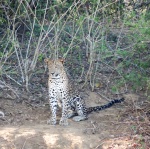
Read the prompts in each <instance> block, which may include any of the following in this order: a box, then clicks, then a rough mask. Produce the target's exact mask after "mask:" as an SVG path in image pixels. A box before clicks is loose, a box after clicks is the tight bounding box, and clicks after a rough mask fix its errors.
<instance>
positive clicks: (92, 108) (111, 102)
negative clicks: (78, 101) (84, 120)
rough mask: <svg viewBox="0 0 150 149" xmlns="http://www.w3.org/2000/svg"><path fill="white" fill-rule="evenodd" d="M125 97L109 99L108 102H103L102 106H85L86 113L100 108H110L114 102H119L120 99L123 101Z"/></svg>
mask: <svg viewBox="0 0 150 149" xmlns="http://www.w3.org/2000/svg"><path fill="white" fill-rule="evenodd" d="M124 100H125V99H124V98H121V99H114V100H112V101H110V102H109V103H107V104H105V105H102V106H96V107H89V108H87V113H88V114H89V113H91V112H93V111H101V110H104V109H107V108H110V107H111V106H113V105H114V104H116V103H121V102H122V101H124Z"/></svg>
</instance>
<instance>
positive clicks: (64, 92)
mask: <svg viewBox="0 0 150 149" xmlns="http://www.w3.org/2000/svg"><path fill="white" fill-rule="evenodd" d="M44 61H45V63H46V64H47V67H48V70H49V73H48V75H49V77H48V94H49V104H50V109H51V115H52V116H51V118H50V119H49V120H48V121H47V123H48V124H51V125H56V123H57V119H56V114H57V109H58V107H60V108H61V109H62V113H61V114H62V115H61V118H60V121H59V125H63V126H66V125H68V119H69V118H72V119H73V120H74V121H76V122H79V121H82V120H86V119H88V115H89V114H90V113H92V112H96V111H100V110H103V109H106V108H109V107H111V106H113V105H114V104H116V103H121V102H123V101H124V100H125V99H124V98H123V97H122V98H121V99H113V100H111V101H110V102H108V103H107V104H105V105H100V106H95V107H87V106H86V104H85V100H84V99H83V98H81V97H80V94H79V93H78V92H76V91H75V89H74V88H73V87H72V86H73V85H72V84H71V85H70V82H69V79H68V76H67V72H66V70H65V67H64V59H60V58H59V59H55V60H53V59H50V58H46V59H45V60H44ZM70 86H71V87H72V88H71V87H70Z"/></svg>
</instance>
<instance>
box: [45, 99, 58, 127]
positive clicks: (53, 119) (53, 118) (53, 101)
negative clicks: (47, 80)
mask: <svg viewBox="0 0 150 149" xmlns="http://www.w3.org/2000/svg"><path fill="white" fill-rule="evenodd" d="M50 108H51V112H52V116H51V118H50V120H48V121H47V123H48V124H51V125H56V112H57V99H56V97H50Z"/></svg>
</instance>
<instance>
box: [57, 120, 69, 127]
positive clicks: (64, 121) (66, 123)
mask: <svg viewBox="0 0 150 149" xmlns="http://www.w3.org/2000/svg"><path fill="white" fill-rule="evenodd" d="M59 125H62V126H67V125H68V119H67V118H61V119H60V121H59Z"/></svg>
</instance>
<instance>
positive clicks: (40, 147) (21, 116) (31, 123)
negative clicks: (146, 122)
mask: <svg viewBox="0 0 150 149" xmlns="http://www.w3.org/2000/svg"><path fill="white" fill-rule="evenodd" d="M138 98H139V97H138V96H137V95H134V94H128V95H125V99H126V101H125V102H124V103H121V104H117V105H115V106H113V107H111V108H109V109H106V110H103V111H100V112H98V113H92V114H90V115H89V118H88V120H85V121H81V122H74V121H73V120H71V119H69V125H68V126H59V125H58V124H57V125H56V126H51V125H47V120H48V119H49V117H50V114H51V113H50V109H49V105H48V104H43V106H39V107H38V106H32V105H30V104H27V103H26V102H22V103H16V102H14V100H7V99H4V100H2V99H1V100H0V107H1V109H0V110H1V111H3V112H4V114H5V116H4V117H2V116H1V118H0V127H1V128H0V149H148V148H149V147H148V146H146V145H145V143H144V144H143V143H142V140H141V139H139V138H140V136H139V135H137V134H134V130H133V126H134V125H131V123H128V122H127V117H128V116H125V115H124V116H123V113H124V112H125V111H126V110H127V107H128V104H129V102H132V101H135V100H137V99H138ZM90 99H92V101H91V100H90ZM97 99H99V100H97ZM104 103H106V101H104V100H102V99H100V97H99V95H97V94H96V93H95V92H89V97H88V100H87V105H88V106H94V105H97V104H104ZM58 119H60V111H59V112H58ZM139 140H140V142H139Z"/></svg>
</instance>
